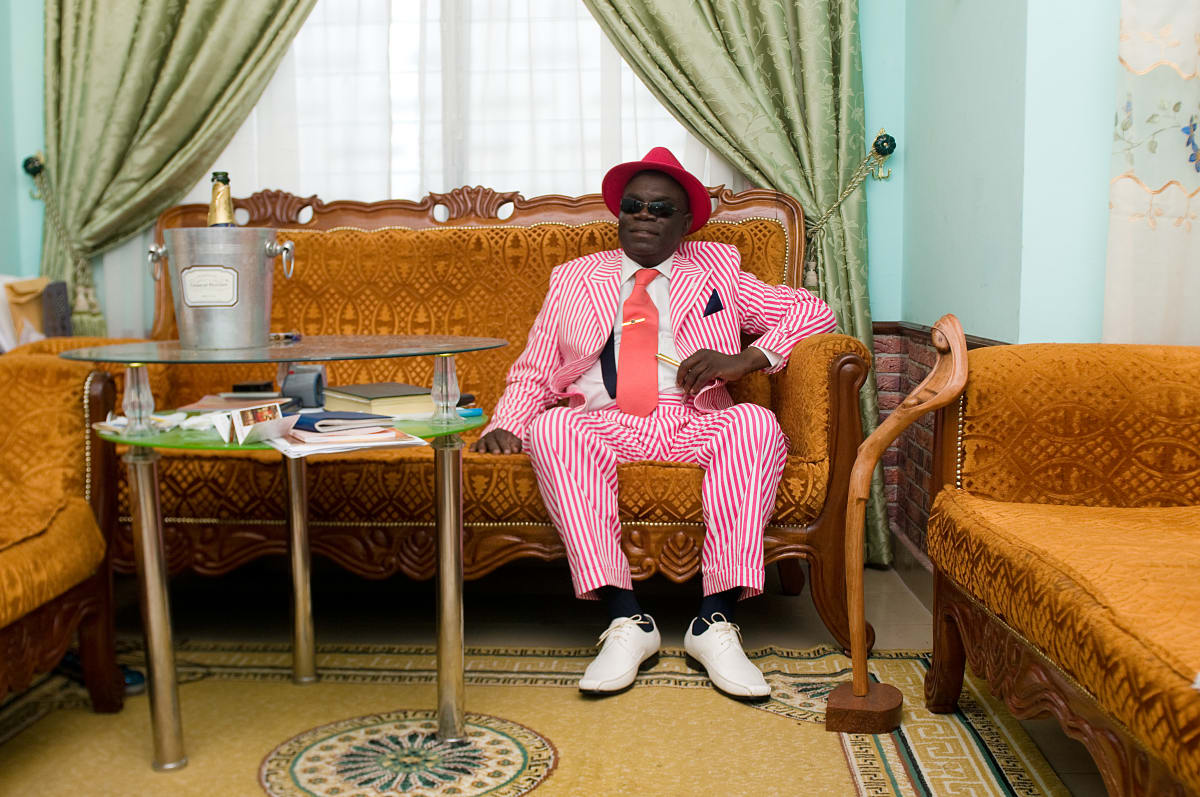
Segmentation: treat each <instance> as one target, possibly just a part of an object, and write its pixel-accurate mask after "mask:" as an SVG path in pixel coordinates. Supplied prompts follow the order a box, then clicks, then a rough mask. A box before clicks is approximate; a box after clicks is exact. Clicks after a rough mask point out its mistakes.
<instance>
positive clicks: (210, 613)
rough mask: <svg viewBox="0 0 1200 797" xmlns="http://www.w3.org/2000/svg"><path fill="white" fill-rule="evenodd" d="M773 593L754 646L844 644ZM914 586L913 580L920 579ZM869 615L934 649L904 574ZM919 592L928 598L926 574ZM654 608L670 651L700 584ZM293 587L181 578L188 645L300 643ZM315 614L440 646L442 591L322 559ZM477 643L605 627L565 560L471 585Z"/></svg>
mask: <svg viewBox="0 0 1200 797" xmlns="http://www.w3.org/2000/svg"><path fill="white" fill-rule="evenodd" d="M767 573H768V576H767V592H766V594H765V595H763V596H761V597H759V598H756V599H754V600H751V601H747V602H745V603H743V604H741V606H740V607H739V610H738V616H737V618H736V619H737V622H738V624H739V625H740V626H741V628H742V632H743V636H744V639H745V643H746V645H747V646H749V647H757V646H761V645H767V644H775V645H780V646H783V647H795V648H805V647H811V646H813V645H818V644H830V645H832V644H835V643H834V639H833V637H832V636H830V634H829V632H828V631H827V630H826V629H825V627H824V626H823V625H822V624H821V621H820V620H819V619H818V618H817V616H816V612H815V610H814V609H813V606H812V601H811V599H810V598H809V595H808V590H807V588H806V590H805V593H804V594H803V595H800V596H798V597H789V596H785V595H781V594H780V593H779V587H778V582H777V579H776V574H775V569H774V568H768V571H767ZM908 576H909V578H910V580H911V579H912V574H911V573H909V574H908ZM865 584H866V602H867V618H868V620H869V621H870V622H871V623H872V624H873V625H874V626H875V630H876V639H877V641H876V645H877V646H878V647H880V648H929V647H930V645H931V631H930V615H929V611H928V609H926V607H925V605H924V604H922V602H921V601H920V600H918V599H917V597H916V595H914V592H913V591H912V590H910V589H909V587H908V586H907V585H906V584H905V582H904V581H903V580H901V578H900V576H899V575H898V574H897V572H896V571H894V570H873V569H869V570H868V571H867V573H866V578H865ZM913 587H914V589H915V590H916V592H917V593H921V594H927V589H926V587H927V585H924V584H922V583H921V582H920V580H919V577H918V579H917V580H916V581H914V583H913ZM117 595H118V603H119V606H118V613H117V626H118V632H119V633H121V634H123V635H137V634H140V627H141V626H140V618H139V616H138V606H137V594H136V585H135V583H134V581H133V579H132V578H131V577H120V578H119V579H118V583H117ZM638 595H639V598H640V600H641V603H642V606H643V608H644V609H646V611H648V612H650V613H651V614H653V615H654V617H655V619H656V620H657V621H658V623H659V627H660V628H661V629H662V631H663V642H664V644H668V645H675V646H681V645H682V644H683V631H684V628H685V626H686V624H687V623H688V622H689V621H690V619H691V617H692V614H693V612H694V611H695V609H696V604H697V602H698V600H699V594H698V586H697V583H695V582H693V583H689V584H684V585H677V584H672V583H670V582H668V581H666V580H665V579H651V580H650V581H648V582H643V583H640V584H638ZM290 601H291V578H290V575H289V573H288V570H287V565H286V562H285V561H283V560H282V559H271V560H262V561H258V562H255V563H252V564H250V565H247V566H246V567H243V568H240V569H239V570H237V571H235V572H234V573H232V574H230V575H228V576H224V577H221V578H202V577H199V576H195V575H192V574H184V575H181V576H178V577H175V578H173V579H172V580H171V610H172V618H173V626H174V629H175V635H176V638H177V639H211V640H257V641H272V642H288V641H289V640H290V639H291V626H290V622H291V620H290ZM313 605H314V617H315V623H316V633H317V640H318V642H319V643H336V642H346V643H351V642H392V643H424V644H431V643H432V642H433V640H434V611H435V607H436V598H435V594H434V584H433V582H431V581H430V582H413V581H410V580H408V579H405V578H394V579H388V580H386V581H375V582H372V581H366V580H363V579H358V578H356V577H354V576H351V575H350V574H348V573H346V572H345V571H343V570H341V569H340V568H338V567H336V566H334V565H332V564H330V563H328V562H326V561H324V560H315V561H314V562H313ZM464 607H465V610H464V611H465V632H466V642H467V644H468V645H568V646H576V645H590V644H593V643H594V642H595V640H596V636H597V635H598V634H599V632H600V631H601V630H603V627H604V625H605V624H606V623H605V620H606V618H605V616H604V614H603V610H602V609H601V607H600V606H599V605H598V604H597V605H594V606H593V605H589V604H583V603H580V602H579V601H576V600H575V599H574V597H573V596H572V594H571V588H570V583H569V579H568V577H567V574H566V570H565V566H564V565H563V564H562V563H550V564H543V563H537V562H531V563H526V564H520V565H509V566H507V567H504V568H501V569H500V570H499V571H498V572H496V573H494V574H492V575H490V576H488V577H486V578H483V579H480V580H479V581H474V582H468V583H467V584H466V587H465V590H464ZM1024 724H1025V727H1026V728H1027V730H1028V731H1029V733H1030V736H1031V737H1032V738H1033V739H1034V741H1035V742H1036V743H1037V744H1038V746H1039V747H1040V748H1041V749H1042V752H1043V753H1044V754H1045V755H1046V757H1047V759H1048V760H1049V761H1050V763H1051V764H1052V765H1053V766H1054V768H1055V770H1056V771H1057V772H1058V773H1059V775H1060V777H1061V778H1062V779H1063V781H1064V782H1065V783H1066V784H1067V786H1068V787H1069V788H1070V789H1071V792H1072V794H1073V795H1075V797H1102V796H1103V795H1105V793H1106V792H1105V790H1104V786H1103V783H1102V782H1101V780H1100V776H1099V774H1098V773H1097V771H1096V768H1095V765H1094V763H1093V762H1092V759H1091V757H1090V756H1089V755H1088V753H1087V751H1086V750H1085V749H1084V747H1083V745H1081V744H1079V743H1078V742H1075V741H1074V740H1072V739H1069V738H1067V737H1066V736H1065V735H1063V733H1062V732H1061V731H1060V730H1059V728H1058V725H1057V723H1056V722H1054V721H1053V720H1036V721H1032V722H1027V723H1024Z"/></svg>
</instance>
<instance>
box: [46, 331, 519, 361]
mask: <svg viewBox="0 0 1200 797" xmlns="http://www.w3.org/2000/svg"><path fill="white" fill-rule="evenodd" d="M507 345H508V341H506V340H501V339H500V338H472V337H465V336H461V335H311V336H307V337H302V338H300V339H299V340H295V341H280V342H278V343H271V344H270V345H268V346H259V347H256V348H249V349H185V348H183V347H182V346H180V345H179V341H177V340H163V341H146V342H140V343H115V344H112V345H110V346H90V347H87V348H82V349H70V350H68V351H64V352H62V353H61V356H63V357H65V358H67V359H68V360H84V361H86V362H99V363H127V364H143V363H275V362H287V363H293V362H321V361H326V360H374V359H384V358H389V357H420V356H428V355H433V354H460V353H462V352H468V351H483V350H485V349H498V348H500V347H501V346H507Z"/></svg>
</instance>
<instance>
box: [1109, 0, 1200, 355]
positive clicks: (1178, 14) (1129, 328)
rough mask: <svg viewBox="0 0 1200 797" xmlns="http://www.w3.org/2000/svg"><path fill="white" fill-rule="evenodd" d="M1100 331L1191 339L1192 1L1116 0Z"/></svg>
mask: <svg viewBox="0 0 1200 797" xmlns="http://www.w3.org/2000/svg"><path fill="white" fill-rule="evenodd" d="M1119 53H1120V57H1119V63H1120V77H1119V78H1118V84H1117V85H1118V96H1117V112H1116V119H1115V127H1114V131H1113V161H1112V174H1113V179H1112V184H1111V188H1110V190H1109V213H1110V215H1109V225H1108V268H1107V274H1106V281H1105V297H1104V340H1105V341H1106V342H1110V343H1168V344H1182V345H1200V219H1198V218H1197V216H1198V214H1200V129H1198V125H1200V3H1197V2H1196V0H1122V2H1121V43H1120V50H1119Z"/></svg>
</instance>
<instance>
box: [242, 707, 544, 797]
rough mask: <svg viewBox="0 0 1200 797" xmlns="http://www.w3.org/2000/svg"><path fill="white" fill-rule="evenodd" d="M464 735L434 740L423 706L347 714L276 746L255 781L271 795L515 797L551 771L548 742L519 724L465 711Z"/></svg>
mask: <svg viewBox="0 0 1200 797" xmlns="http://www.w3.org/2000/svg"><path fill="white" fill-rule="evenodd" d="M466 732H467V735H466V738H465V739H460V740H455V741H441V740H439V739H438V738H437V719H436V717H435V716H434V712H433V711H430V710H420V711H389V712H385V713H382V714H369V715H367V716H363V717H353V718H350V719H345V720H341V721H339V722H334V723H331V724H329V725H322V726H320V727H318V728H313V729H312V730H308V731H305V732H304V733H301V734H299V735H298V736H293V737H292V738H291V739H288V740H287V741H286V742H284V743H283V744H281V745H279V747H277V748H275V749H274V750H272V751H271V753H270V754H269V755H268V756H267V757H266V759H265V760H264V761H263V764H262V768H261V769H260V771H259V781H260V783H261V784H262V787H263V789H264V790H265V791H266V793H267V794H269V795H271V797H315V796H316V795H320V796H321V797H325V795H335V796H336V797H391V795H412V797H441V795H455V797H475V795H485V794H486V795H488V797H514V795H520V794H525V793H527V792H529V791H530V790H532V789H533V788H534V787H536V786H537V785H538V784H540V783H541V782H542V781H544V780H545V779H546V778H547V777H548V776H549V775H550V773H551V772H553V771H554V767H555V764H556V763H557V760H558V754H557V751H556V750H555V749H554V746H553V745H552V744H551V743H550V741H549V740H547V739H546V738H544V737H543V736H541V735H540V734H538V733H536V732H535V731H533V730H530V729H529V728H527V727H525V726H524V725H520V724H518V723H516V722H512V721H510V720H506V719H503V718H500V717H492V716H488V715H485V714H468V715H467V722H466Z"/></svg>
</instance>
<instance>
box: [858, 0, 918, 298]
mask: <svg viewBox="0 0 1200 797" xmlns="http://www.w3.org/2000/svg"><path fill="white" fill-rule="evenodd" d="M904 3H905V0H861V1H860V2H859V6H858V8H859V30H860V35H861V37H862V58H863V91H864V93H865V95H866V96H865V100H864V102H865V110H866V119H867V146H868V147H870V146H871V142H872V141H874V140H875V134H876V133H878V132H879V129H880V128H881V127H882V128H886V129H887V131H888V132H889V133H891V134H892V135H893V136H894V137H895V138H896V141H897V142H898V143H899V146H898V147H897V149H896V152H895V153H893V155H892V157H891V158H889V159H888V166H887V168H888V169H891V172H892V176H891V177H890V178H888V179H887V180H875V179H872V178H867V181H866V182H865V183H864V185H865V186H866V192H867V262H868V269H869V270H868V276H869V283H868V284H869V290H870V292H871V317H872V318H874V319H876V320H880V321H896V320H899V319H900V312H901V305H900V289H901V276H902V274H903V270H904V175H905V171H906V169H905V159H906V158H905V154H906V152H907V148H908V135H907V131H906V130H905V123H904V122H905V120H904V61H905V53H904V46H905V37H904ZM885 171H886V170H885Z"/></svg>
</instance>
